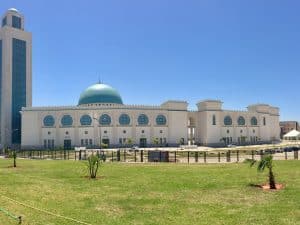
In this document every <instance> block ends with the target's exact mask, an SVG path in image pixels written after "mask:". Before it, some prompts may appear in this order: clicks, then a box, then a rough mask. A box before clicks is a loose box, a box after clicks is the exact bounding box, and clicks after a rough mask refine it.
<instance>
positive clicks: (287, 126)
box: [279, 121, 300, 138]
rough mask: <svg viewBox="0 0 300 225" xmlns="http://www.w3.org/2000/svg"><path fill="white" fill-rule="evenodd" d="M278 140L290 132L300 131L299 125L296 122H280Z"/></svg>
mask: <svg viewBox="0 0 300 225" xmlns="http://www.w3.org/2000/svg"><path fill="white" fill-rule="evenodd" d="M279 125H280V138H283V135H285V134H287V133H288V132H290V131H292V130H297V131H300V128H299V123H298V122H297V121H280V123H279Z"/></svg>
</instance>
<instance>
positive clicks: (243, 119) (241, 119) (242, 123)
mask: <svg viewBox="0 0 300 225" xmlns="http://www.w3.org/2000/svg"><path fill="white" fill-rule="evenodd" d="M238 125H239V126H244V125H245V118H244V117H242V116H240V117H239V118H238Z"/></svg>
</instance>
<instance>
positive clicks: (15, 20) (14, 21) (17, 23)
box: [12, 16, 21, 29]
mask: <svg viewBox="0 0 300 225" xmlns="http://www.w3.org/2000/svg"><path fill="white" fill-rule="evenodd" d="M12 27H14V28H18V29H21V18H20V17H18V16H12Z"/></svg>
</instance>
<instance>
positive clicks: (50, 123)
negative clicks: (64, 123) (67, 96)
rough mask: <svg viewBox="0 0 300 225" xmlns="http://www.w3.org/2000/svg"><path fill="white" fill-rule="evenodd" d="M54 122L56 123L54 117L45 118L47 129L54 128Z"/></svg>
mask: <svg viewBox="0 0 300 225" xmlns="http://www.w3.org/2000/svg"><path fill="white" fill-rule="evenodd" d="M54 122H55V120H54V117H53V116H50V115H48V116H45V117H44V121H43V123H44V126H45V127H53V126H54Z"/></svg>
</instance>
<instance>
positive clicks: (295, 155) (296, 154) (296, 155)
mask: <svg viewBox="0 0 300 225" xmlns="http://www.w3.org/2000/svg"><path fill="white" fill-rule="evenodd" d="M298 151H299V150H298V149H297V150H296V149H295V150H294V159H298Z"/></svg>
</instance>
